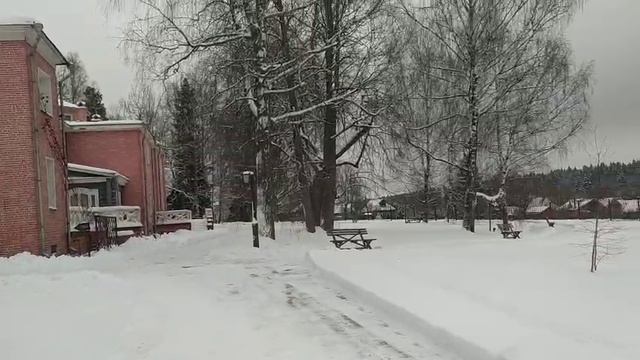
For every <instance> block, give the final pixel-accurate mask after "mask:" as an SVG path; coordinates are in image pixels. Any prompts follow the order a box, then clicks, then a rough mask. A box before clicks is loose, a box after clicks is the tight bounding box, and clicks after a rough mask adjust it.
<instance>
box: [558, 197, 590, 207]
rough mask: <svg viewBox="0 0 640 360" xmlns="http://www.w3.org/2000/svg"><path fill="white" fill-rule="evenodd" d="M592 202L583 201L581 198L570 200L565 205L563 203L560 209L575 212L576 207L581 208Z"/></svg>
mask: <svg viewBox="0 0 640 360" xmlns="http://www.w3.org/2000/svg"><path fill="white" fill-rule="evenodd" d="M594 200H595V199H583V198H578V199H571V200H569V201H567V202H566V203H564V204H563V205H562V206H560V208H561V209H563V210H577V209H578V207H580V208H583V207H585V206H586V205H588V204H589V203H590V202H592V201H594Z"/></svg>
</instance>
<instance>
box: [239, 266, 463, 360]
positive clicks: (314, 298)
mask: <svg viewBox="0 0 640 360" xmlns="http://www.w3.org/2000/svg"><path fill="white" fill-rule="evenodd" d="M254 265H255V264H254ZM261 265H262V266H260V267H256V266H251V267H247V268H246V270H247V271H248V272H249V273H250V274H249V277H250V278H252V279H254V280H256V281H255V283H256V286H258V287H261V288H264V290H265V291H268V292H270V293H272V294H274V295H275V296H278V293H279V294H280V296H282V300H283V301H284V302H286V304H287V305H288V306H289V307H290V308H291V309H292V310H293V311H297V312H303V313H306V314H305V317H308V318H310V319H314V318H315V319H319V322H320V323H321V324H323V325H324V326H326V327H327V328H329V329H330V330H331V331H332V332H334V333H335V334H336V335H338V336H339V338H340V339H341V341H346V342H349V343H351V345H352V346H353V347H355V348H356V349H357V351H358V353H359V356H360V357H361V358H369V359H455V357H453V356H450V355H444V354H445V353H444V352H443V351H441V350H440V349H439V348H436V347H435V346H431V345H430V344H426V346H425V344H424V342H419V341H417V340H416V339H414V338H412V337H411V336H409V335H406V334H405V333H403V332H402V331H401V330H398V329H395V328H394V327H392V326H391V325H389V323H388V322H386V321H383V320H381V319H379V318H378V317H377V316H376V314H374V313H373V312H372V311H370V310H368V309H367V305H366V304H360V303H354V302H352V301H351V300H350V299H349V298H347V297H346V296H344V295H343V294H341V293H340V292H338V291H336V290H335V289H332V288H331V287H329V286H327V285H325V284H324V282H321V281H318V280H317V279H316V278H315V277H314V276H313V274H312V273H311V271H310V270H309V269H308V268H306V267H305V266H303V265H292V264H282V265H280V266H276V267H277V268H278V269H276V268H275V267H273V266H269V265H266V264H261ZM257 273H262V274H264V275H258V274H257ZM267 288H268V289H267Z"/></svg>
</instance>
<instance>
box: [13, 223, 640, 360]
mask: <svg viewBox="0 0 640 360" xmlns="http://www.w3.org/2000/svg"><path fill="white" fill-rule="evenodd" d="M614 225H615V227H616V228H617V230H618V231H617V233H616V235H615V236H616V237H617V238H618V239H626V240H627V241H626V246H627V248H628V249H627V250H626V252H625V253H624V254H622V255H619V256H616V257H612V258H609V259H605V260H604V261H603V263H601V267H600V270H599V271H598V272H597V273H595V274H591V273H589V271H588V269H589V256H588V254H587V253H586V252H587V250H585V249H584V248H581V247H579V246H577V245H576V244H579V243H585V242H589V240H590V236H591V235H590V234H589V233H588V232H585V226H588V223H587V222H580V221H565V222H558V223H557V224H556V227H555V228H553V229H552V228H549V227H547V225H546V224H545V223H544V222H527V223H523V224H520V226H521V228H522V229H523V230H524V232H523V234H522V239H519V240H503V239H501V237H500V235H499V234H497V233H492V232H489V231H488V229H487V227H488V226H487V224H486V223H482V222H480V223H479V224H478V233H477V234H469V233H466V232H464V231H462V230H461V229H460V227H459V224H458V225H454V224H447V223H445V222H442V221H441V222H437V223H429V224H405V223H404V222H402V221H393V222H391V221H363V222H359V223H357V224H353V223H350V222H341V223H338V227H344V228H346V227H366V228H368V229H369V232H370V233H371V235H372V236H373V237H376V238H378V240H377V241H376V242H374V243H373V245H374V249H373V250H367V251H356V250H345V251H340V250H337V249H335V248H333V247H332V245H330V243H329V242H328V238H327V237H326V236H325V235H324V233H323V232H321V231H319V232H318V233H317V234H315V235H309V234H306V233H304V232H303V231H302V226H301V225H291V224H280V226H279V232H278V236H279V240H278V241H276V242H273V241H270V240H266V239H263V240H262V242H261V244H262V245H263V247H262V248H260V249H253V248H252V247H251V235H250V227H249V226H248V224H226V225H223V226H216V229H215V230H214V231H209V232H207V231H194V232H186V231H183V232H179V233H177V234H174V235H167V236H163V237H161V238H159V239H153V238H146V239H132V240H130V241H129V242H127V243H126V244H125V245H123V246H121V247H119V248H115V249H112V250H111V251H103V252H100V253H98V254H97V255H95V256H93V257H90V258H89V257H81V258H71V257H60V258H55V259H46V258H40V257H34V256H30V255H18V256H16V257H13V258H10V259H0V319H1V321H0V349H2V351H1V354H2V356H1V358H2V359H11V360H14V359H16V360H31V359H33V360H41V359H52V360H75V359H78V360H80V359H83V360H84V359H88V358H90V359H97V360H100V359H108V360H125V359H196V360H198V359H252V360H253V359H267V360H269V359H284V360H286V359H344V360H347V359H364V358H366V359H402V358H405V359H445V360H456V359H469V360H478V359H480V360H482V359H503V360H530V359H531V360H533V359H536V360H539V359H545V360H560V359H562V360H567V359H580V360H591V359H594V360H595V359H598V360H602V359H607V360H609V359H612V360H616V359H629V360H631V359H634V360H635V359H640V331H638V330H637V329H638V324H640V285H639V284H640V282H639V281H638V279H639V278H640V261H639V260H640V239H638V235H639V234H640V222H638V223H636V222H631V221H627V222H624V221H620V222H614ZM608 226H609V223H608V222H607V221H605V228H606V227H608Z"/></svg>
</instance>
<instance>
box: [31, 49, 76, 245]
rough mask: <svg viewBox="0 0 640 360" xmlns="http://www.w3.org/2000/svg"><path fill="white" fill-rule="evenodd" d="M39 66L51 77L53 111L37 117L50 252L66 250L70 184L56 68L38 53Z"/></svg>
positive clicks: (41, 113) (46, 229)
mask: <svg viewBox="0 0 640 360" xmlns="http://www.w3.org/2000/svg"><path fill="white" fill-rule="evenodd" d="M36 66H37V67H38V68H39V69H40V70H42V71H44V72H45V73H47V75H49V77H50V78H51V94H52V104H53V113H52V114H45V113H43V112H38V118H37V127H38V133H37V139H38V141H37V143H38V146H40V161H39V163H40V174H41V175H42V198H41V203H42V209H43V211H44V219H45V233H46V243H45V252H46V253H49V252H50V251H52V249H53V247H55V248H56V251H57V252H58V253H62V254H64V253H66V252H67V248H66V245H67V212H68V204H67V199H68V196H67V185H66V181H65V176H66V169H65V167H66V165H65V163H64V162H63V159H62V158H63V157H64V156H65V154H64V148H63V146H64V138H63V136H64V135H63V133H62V120H61V119H60V107H59V105H58V99H59V95H58V87H57V85H56V84H57V80H56V72H55V68H54V67H53V66H51V65H50V64H48V63H47V62H46V61H45V60H44V59H43V58H42V57H40V56H39V55H38V56H36ZM47 158H51V159H53V160H54V162H55V190H56V204H55V206H54V207H55V209H53V208H50V207H49V198H48V193H47V191H48V184H47V181H48V179H47V166H46V159H47Z"/></svg>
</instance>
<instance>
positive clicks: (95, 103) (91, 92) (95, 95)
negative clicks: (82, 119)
mask: <svg viewBox="0 0 640 360" xmlns="http://www.w3.org/2000/svg"><path fill="white" fill-rule="evenodd" d="M84 100H85V102H86V104H87V108H88V109H89V113H90V114H91V115H100V117H101V118H102V119H103V120H107V109H106V108H105V106H104V103H103V102H102V93H101V92H100V90H98V89H96V88H95V87H93V86H87V87H86V88H85V89H84ZM91 115H90V116H91Z"/></svg>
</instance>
